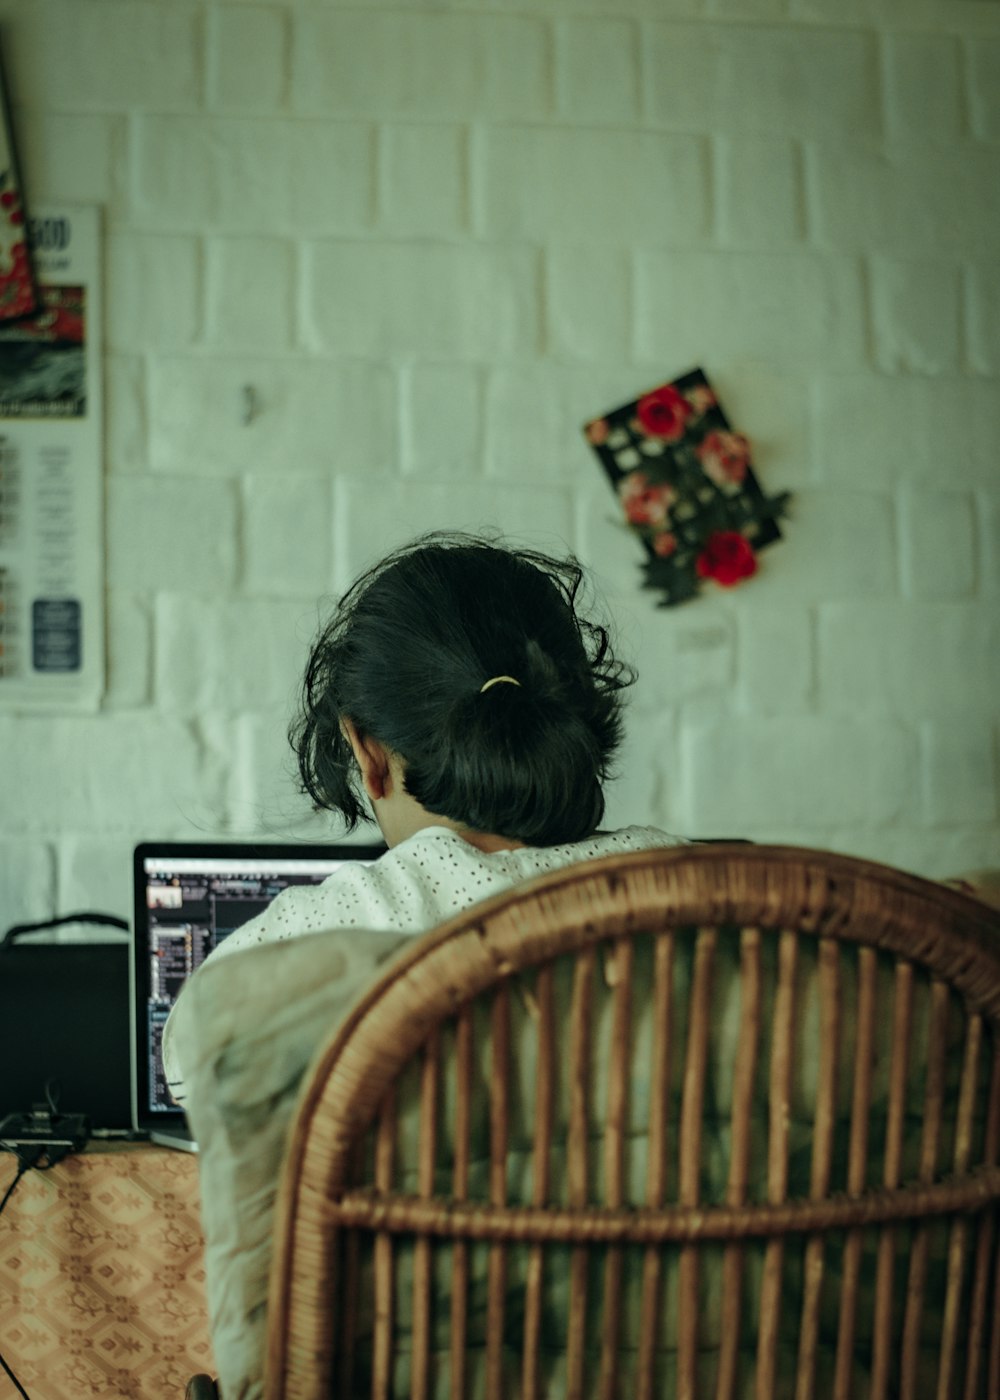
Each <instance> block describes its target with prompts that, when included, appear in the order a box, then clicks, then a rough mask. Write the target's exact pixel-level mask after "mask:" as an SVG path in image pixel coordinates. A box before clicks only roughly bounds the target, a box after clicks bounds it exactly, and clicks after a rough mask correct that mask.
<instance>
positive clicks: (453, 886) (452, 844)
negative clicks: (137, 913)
mask: <svg viewBox="0 0 1000 1400" xmlns="http://www.w3.org/2000/svg"><path fill="white" fill-rule="evenodd" d="M678 844H680V842H679V840H678V838H677V837H675V836H668V835H667V834H666V832H663V831H657V830H656V829H655V828H654V827H637V826H633V827H627V828H625V829H624V830H622V831H614V832H608V833H606V834H601V835H597V836H594V837H591V838H590V839H588V840H586V841H574V842H572V843H571V844H569V845H565V846H545V847H539V846H522V847H518V848H517V849H516V850H512V851H489V852H486V851H480V850H478V849H477V848H476V847H475V846H472V845H470V844H469V842H468V841H463V839H462V838H461V837H460V836H459V835H458V834H457V833H456V832H454V831H451V830H449V829H448V828H447V827H443V826H428V827H423V828H422V829H421V830H420V831H418V832H416V833H415V835H413V836H411V837H409V838H408V840H406V841H402V842H400V844H399V845H398V846H394V847H393V848H392V849H391V850H389V851H387V852H386V853H385V855H383V856H380V857H379V859H378V860H375V861H348V862H346V863H345V864H344V865H342V866H341V867H340V869H339V870H335V871H334V873H333V874H332V875H330V876H328V877H327V879H326V880H324V881H323V883H322V884H320V885H293V886H291V887H290V888H289V889H286V890H283V891H282V893H281V894H279V895H278V896H277V898H276V899H275V900H273V901H272V903H271V904H270V905H269V906H268V907H267V909H265V910H264V912H263V913H262V914H258V915H257V917H256V918H254V919H251V920H250V921H249V922H248V923H245V924H244V925H243V926H242V928H239V929H237V930H236V932H235V933H232V934H230V936H229V937H228V938H227V939H226V941H225V942H224V943H221V944H220V945H219V947H218V948H217V949H216V950H215V952H214V953H213V954H212V957H213V958H220V957H223V956H229V955H231V954H233V953H236V952H239V950H240V949H242V948H252V947H254V946H255V945H257V944H258V943H274V942H278V941H280V940H281V939H284V938H298V937H300V936H301V935H302V934H307V933H323V932H326V931H328V930H333V929H351V928H357V929H373V930H376V931H378V932H390V931H392V930H398V931H399V932H400V933H423V932H425V931H426V930H427V929H431V928H434V927H435V926H436V925H437V924H440V923H443V922H444V921H445V919H448V918H451V916H452V915H453V914H458V913H461V911H462V910H463V909H467V908H468V907H469V906H470V905H472V904H478V903H479V901H480V900H483V899H486V898H488V897H489V896H490V895H494V894H498V893H499V892H500V891H501V890H506V889H510V888H512V887H513V886H514V885H519V884H521V883H522V881H524V880H530V879H532V878H533V877H534V876H536V875H542V874H544V873H545V872H546V871H549V870H558V869H559V868H560V867H561V866H564V865H572V864H575V862H577V861H581V860H592V859H594V858H596V857H598V856H608V855H614V854H615V853H616V852H624V851H642V850H647V849H649V848H650V847H657V846H674V845H678Z"/></svg>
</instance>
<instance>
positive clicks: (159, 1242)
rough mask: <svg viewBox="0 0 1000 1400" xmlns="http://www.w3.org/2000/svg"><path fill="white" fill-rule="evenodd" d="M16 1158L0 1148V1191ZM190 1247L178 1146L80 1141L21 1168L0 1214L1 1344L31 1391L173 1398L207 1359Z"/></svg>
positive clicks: (199, 1284)
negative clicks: (42, 1165)
mask: <svg viewBox="0 0 1000 1400" xmlns="http://www.w3.org/2000/svg"><path fill="white" fill-rule="evenodd" d="M15 1165H16V1164H15V1162H14V1159H13V1157H10V1156H8V1155H7V1154H6V1153H4V1154H0V1197H2V1196H3V1193H4V1191H5V1190H6V1188H7V1186H8V1185H9V1183H10V1181H11V1179H12V1178H13V1175H14V1168H15ZM202 1253H203V1251H202V1236H201V1227H200V1224H199V1218H198V1174H197V1161H196V1159H195V1158H194V1157H192V1156H190V1155H189V1154H187V1153H183V1152H173V1151H170V1150H169V1149H162V1148H153V1147H147V1146H129V1147H128V1148H116V1149H114V1150H109V1151H101V1150H98V1151H93V1150H91V1151H88V1152H86V1153H84V1154H83V1155H81V1156H78V1157H71V1158H67V1160H66V1161H65V1162H61V1163H60V1164H59V1165H58V1166H56V1167H54V1168H53V1169H52V1170H51V1171H48V1172H45V1173H39V1172H29V1173H28V1174H27V1175H26V1176H25V1177H23V1178H22V1180H21V1181H20V1183H19V1184H18V1186H17V1188H16V1190H15V1191H14V1194H13V1195H12V1196H11V1198H10V1200H9V1201H8V1203H7V1207H6V1209H5V1210H4V1212H3V1215H2V1216H0V1352H2V1354H3V1355H4V1357H5V1358H6V1360H7V1362H8V1364H9V1365H10V1366H11V1367H12V1368H13V1370H14V1372H15V1374H16V1375H17V1377H18V1379H19V1380H20V1382H21V1384H22V1385H23V1386H24V1388H25V1389H26V1390H27V1392H28V1394H29V1395H30V1397H31V1400H82V1397H86V1396H90V1395H100V1396H105V1397H113V1398H114V1400H171V1398H172V1397H177V1400H180V1397H182V1396H183V1394H184V1386H185V1385H186V1383H187V1380H188V1379H189V1377H190V1376H191V1375H193V1374H194V1373H195V1372H196V1371H209V1372H211V1371H212V1369H213V1368H212V1355H211V1349H210V1345H209V1340H208V1323H207V1313H206V1307H205V1288H204V1281H205V1271H204V1265H203V1259H202ZM7 1385H9V1382H8V1381H7V1379H6V1377H4V1376H3V1373H2V1372H0V1393H3V1394H6V1393H7V1392H6V1391H4V1389H3V1387H4V1386H7ZM11 1394H13V1388H11Z"/></svg>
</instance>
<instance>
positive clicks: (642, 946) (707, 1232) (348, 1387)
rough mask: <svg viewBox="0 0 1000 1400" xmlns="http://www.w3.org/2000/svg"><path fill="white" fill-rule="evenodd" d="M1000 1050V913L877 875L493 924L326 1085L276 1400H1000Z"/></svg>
mask: <svg viewBox="0 0 1000 1400" xmlns="http://www.w3.org/2000/svg"><path fill="white" fill-rule="evenodd" d="M998 1023H1000V928H998V923H997V917H996V915H995V914H994V913H991V911H989V910H988V909H986V908H985V907H984V906H982V905H980V904H979V903H978V902H977V901H975V900H973V899H970V898H968V897H966V896H965V895H962V894H958V893H956V892H953V891H950V890H944V889H942V888H940V887H938V886H936V885H932V884H930V883H928V882H925V881H922V880H919V879H916V878H914V877H910V876H906V875H903V874H900V873H898V872H895V871H890V870H888V869H886V868H884V867H880V866H876V865H873V864H871V863H868V862H863V861H858V860H854V859H851V858H848V857H839V856H834V855H830V854H823V853H815V852H809V851H802V850H797V849H790V848H765V847H747V846H721V847H720V846H712V847H700V848H682V849H675V850H669V851H660V852H644V853H639V854H635V855H629V856H625V857H613V858H610V859H606V860H602V861H598V862H593V863H590V864H588V865H584V866H578V867H574V868H570V869H568V870H564V871H560V872H558V873H556V874H554V875H551V876H547V877H544V878H542V879H540V880H538V881H535V882H533V884H531V885H529V886H525V887H523V888H521V889H520V890H517V891H515V892H512V893H509V894H506V895H503V896H501V897H499V898H497V899H496V900H493V901H490V902H489V903H487V904H484V905H481V906H479V907H478V908H477V909H474V910H471V911H469V912H468V913H467V914H465V915H463V916H462V917H460V918H458V919H456V920H455V921H454V922H452V923H451V924H450V925H448V926H446V927H444V928H443V929H441V930H439V931H437V932H436V933H434V934H431V935H428V936H427V937H425V938H423V939H420V940H417V941H416V942H415V944H414V946H413V947H412V948H411V949H408V950H407V952H406V954H405V955H404V956H403V957H402V958H401V959H400V960H398V961H397V962H396V963H395V965H394V966H393V968H392V969H391V971H390V972H389V973H388V974H387V975H386V976H385V977H384V978H383V979H382V980H381V981H380V982H379V983H378V984H377V985H376V986H375V987H374V988H373V989H372V990H371V992H370V993H369V994H368V995H367V996H366V997H365V998H364V999H363V1000H362V1002H361V1003H360V1004H359V1005H358V1006H357V1007H356V1008H355V1010H354V1012H353V1013H352V1015H351V1016H350V1018H349V1019H348V1021H347V1022H346V1023H345V1024H344V1025H343V1026H342V1027H341V1028H340V1030H339V1031H338V1032H337V1034H336V1035H335V1036H334V1037H333V1039H332V1040H331V1042H330V1044H329V1045H328V1046H327V1047H326V1049H325V1051H324V1052H323V1054H322V1055H321V1056H320V1057H319V1060H318V1062H317V1065H316V1067H315V1071H314V1073H313V1075H312V1078H311V1082H310V1084H309V1085H308V1089H307V1092H306V1094H305V1096H304V1098H303V1101H302V1105H301V1110H300V1114H299V1119H298V1124H297V1127H296V1129H295V1131H294V1133H293V1137H292V1142H291V1147H290V1152H289V1158H288V1163H287V1168H286V1175H285V1180H284V1183H283V1188H282V1197H281V1201H280V1204H279V1211H278V1218H279V1224H278V1235H277V1240H276V1251H275V1266H274V1272H273V1276H272V1290H271V1299H272V1301H271V1308H270V1321H269V1325H270V1336H269V1355H268V1380H267V1387H266V1394H267V1395H268V1396H269V1397H272V1400H277V1397H281V1398H282V1400H292V1397H295V1400H303V1398H304V1397H320V1396H327V1395H331V1394H338V1395H345V1396H346V1395H354V1394H359V1395H360V1394H374V1395H379V1396H381V1395H385V1396H389V1395H393V1396H395V1395H398V1394H410V1395H413V1396H430V1395H434V1394H449V1395H451V1396H453V1397H459V1396H462V1395H466V1394H468V1395H471V1394H473V1393H476V1394H482V1393H485V1394H487V1395H489V1396H491V1397H493V1396H496V1397H499V1396H509V1395H513V1394H523V1395H525V1396H529V1395H537V1396H542V1395H557V1394H558V1395H562V1394H566V1395H571V1396H576V1395H584V1394H587V1395H589V1394H595V1395H601V1396H612V1395H622V1396H632V1395H636V1396H653V1395H673V1394H676V1395H695V1394H710V1395H717V1396H719V1397H732V1396H742V1395H744V1394H748V1395H749V1394H756V1395H758V1396H761V1397H764V1396H771V1395H784V1394H788V1395H793V1394H794V1395H796V1396H803V1397H805V1396H808V1395H814V1394H816V1395H819V1394H830V1395H834V1396H839V1397H845V1400H846V1397H853V1396H855V1395H871V1396H873V1397H875V1396H880V1395H881V1396H887V1395H896V1394H902V1395H923V1394H939V1395H940V1394H962V1395H964V1396H966V1397H972V1396H977V1395H982V1394H989V1395H991V1396H996V1395H997V1394H998V1393H1000V1326H998V1324H997V1321H996V1318H997V1306H998V1287H1000V1285H998V1277H997V1273H998V1259H997V1253H998V1252H997V1244H996V1238H997V1231H996V1216H997V1202H998V1200H1000V1180H998V1176H1000V1173H998V1171H997V1160H998V1144H1000V1053H998V1047H1000V1035H998ZM479 1140H481V1142H482V1143H484V1144H485V1147H482V1148H481V1149H477V1145H476V1144H477V1141H479ZM553 1242H558V1243H557V1244H553ZM477 1368H478V1369H477Z"/></svg>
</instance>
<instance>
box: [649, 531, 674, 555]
mask: <svg viewBox="0 0 1000 1400" xmlns="http://www.w3.org/2000/svg"><path fill="white" fill-rule="evenodd" d="M653 549H654V551H655V552H656V553H657V554H658V555H659V556H660V558H661V559H669V557H670V555H671V554H673V553H674V552H675V550H676V549H677V536H676V535H672V534H670V532H669V530H664V532H663V534H662V535H657V536H656V539H655V540H654V541H653Z"/></svg>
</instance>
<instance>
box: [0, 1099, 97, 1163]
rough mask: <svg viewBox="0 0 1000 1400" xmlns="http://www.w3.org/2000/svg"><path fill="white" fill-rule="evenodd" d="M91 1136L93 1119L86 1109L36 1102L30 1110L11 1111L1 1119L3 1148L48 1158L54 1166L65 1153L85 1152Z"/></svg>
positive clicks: (0, 1141) (0, 1132)
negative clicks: (54, 1107) (57, 1109)
mask: <svg viewBox="0 0 1000 1400" xmlns="http://www.w3.org/2000/svg"><path fill="white" fill-rule="evenodd" d="M89 1140H90V1120H89V1119H88V1118H87V1117H86V1115H85V1114H83V1113H53V1112H52V1111H51V1109H49V1108H45V1107H39V1106H36V1107H35V1108H33V1109H32V1110H31V1112H30V1113H11V1114H8V1116H7V1117H6V1118H5V1119H4V1120H3V1122H0V1150H3V1151H5V1152H13V1153H14V1154H15V1155H16V1156H18V1157H21V1156H23V1155H25V1154H30V1155H31V1156H32V1157H36V1153H37V1154H38V1155H37V1157H36V1161H37V1162H39V1163H40V1162H41V1160H42V1158H43V1157H44V1158H45V1161H46V1165H47V1166H50V1167H54V1166H55V1164H56V1163H57V1162H61V1161H62V1160H63V1158H64V1157H70V1156H72V1155H73V1153H75V1152H82V1151H83V1149H84V1148H85V1147H86V1145H87V1143H88V1141H89Z"/></svg>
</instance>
